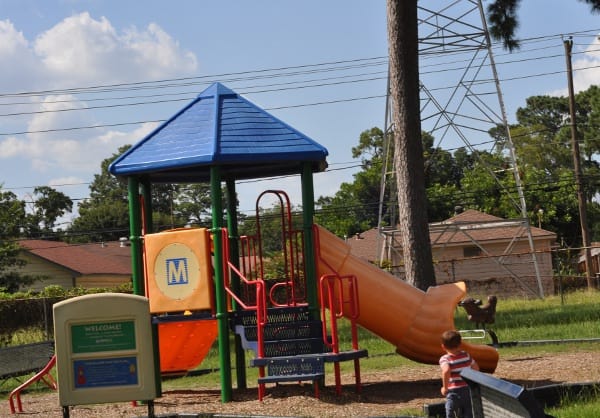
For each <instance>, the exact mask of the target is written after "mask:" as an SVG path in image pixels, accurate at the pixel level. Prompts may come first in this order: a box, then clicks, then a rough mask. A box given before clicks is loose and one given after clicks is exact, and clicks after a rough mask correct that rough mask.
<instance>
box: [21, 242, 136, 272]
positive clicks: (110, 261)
mask: <svg viewBox="0 0 600 418" xmlns="http://www.w3.org/2000/svg"><path fill="white" fill-rule="evenodd" d="M19 244H20V245H21V247H23V249H25V250H26V251H28V252H29V253H31V254H33V255H35V256H37V257H40V258H43V259H45V260H47V261H48V262H51V263H54V264H57V265H60V266H63V267H65V268H67V269H69V270H72V271H74V272H76V273H79V274H81V275H89V274H120V275H131V247H127V246H121V245H120V243H119V242H108V243H103V244H99V243H93V244H67V243H64V242H60V241H46V240H21V241H19Z"/></svg>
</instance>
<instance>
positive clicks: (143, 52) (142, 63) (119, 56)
mask: <svg viewBox="0 0 600 418" xmlns="http://www.w3.org/2000/svg"><path fill="white" fill-rule="evenodd" d="M34 50H35V52H36V54H37V55H38V56H39V58H40V60H41V62H42V63H43V65H44V67H45V68H46V69H47V70H48V71H49V72H50V73H51V74H52V75H53V76H54V77H55V78H56V79H57V80H61V81H63V84H66V83H68V84H69V85H71V86H73V85H77V84H79V85H81V84H88V85H98V84H107V83H116V82H123V81H132V80H135V81H144V80H149V79H155V78H163V77H170V76H174V75H176V74H177V75H181V74H191V73H193V72H194V71H195V70H196V68H197V61H196V57H195V55H194V54H193V53H191V52H189V51H185V50H182V49H181V48H180V46H179V44H178V43H177V42H176V41H175V40H173V38H171V36H170V35H168V34H167V33H166V32H165V31H163V30H162V29H161V28H160V26H158V25H157V24H155V23H151V24H149V25H148V27H147V28H146V29H145V30H142V31H139V30H137V29H136V28H130V29H127V30H125V31H124V32H123V33H122V34H119V33H118V31H117V30H116V29H115V28H114V27H113V26H112V24H111V23H110V21H109V20H108V19H107V18H106V17H101V18H100V19H98V20H95V19H94V18H92V17H91V16H90V15H89V13H87V12H84V13H80V14H77V15H73V16H70V17H67V18H65V19H64V20H63V21H62V22H60V23H58V24H57V25H55V26H54V27H52V28H51V29H49V30H47V31H46V32H44V33H43V34H41V35H40V36H38V37H37V39H36V40H35V43H34Z"/></svg>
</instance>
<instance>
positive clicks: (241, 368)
mask: <svg viewBox="0 0 600 418" xmlns="http://www.w3.org/2000/svg"><path fill="white" fill-rule="evenodd" d="M226 184H227V230H228V231H229V237H230V238H232V240H230V241H229V255H230V258H231V262H232V263H233V265H235V267H236V268H238V269H239V267H240V265H239V264H240V262H239V261H240V249H239V243H238V219H237V195H236V192H235V180H234V179H231V178H230V179H227V181H226ZM231 288H232V290H233V291H234V292H235V293H236V294H238V295H239V294H240V280H239V278H238V277H232V278H231ZM231 304H232V307H231V308H232V309H233V310H237V309H238V306H237V302H236V301H235V300H232V301H231ZM235 375H236V378H237V380H236V381H237V388H238V389H246V387H247V382H246V352H245V351H244V348H243V347H242V338H241V337H240V336H239V335H238V334H235Z"/></svg>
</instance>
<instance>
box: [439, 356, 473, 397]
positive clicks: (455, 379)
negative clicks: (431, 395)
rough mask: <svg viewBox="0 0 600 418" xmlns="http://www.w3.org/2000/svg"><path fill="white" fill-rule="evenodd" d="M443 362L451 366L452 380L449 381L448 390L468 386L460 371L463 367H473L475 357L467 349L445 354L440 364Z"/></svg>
mask: <svg viewBox="0 0 600 418" xmlns="http://www.w3.org/2000/svg"><path fill="white" fill-rule="evenodd" d="M443 364H448V365H449V366H450V380H449V382H448V390H452V389H457V388H461V387H464V386H467V382H465V381H464V380H463V379H462V377H461V376H460V372H461V371H462V370H463V369H467V368H469V367H471V364H473V359H472V358H471V356H470V355H469V353H467V352H466V351H459V352H458V353H456V354H449V353H448V354H444V355H443V356H442V357H441V358H440V366H442V365H443Z"/></svg>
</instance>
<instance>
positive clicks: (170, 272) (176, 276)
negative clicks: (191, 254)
mask: <svg viewBox="0 0 600 418" xmlns="http://www.w3.org/2000/svg"><path fill="white" fill-rule="evenodd" d="M166 263H167V285H169V286H173V285H179V284H188V283H189V281H190V280H189V276H188V262H187V258H167V260H166Z"/></svg>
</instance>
